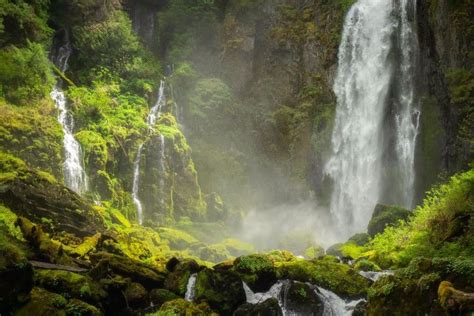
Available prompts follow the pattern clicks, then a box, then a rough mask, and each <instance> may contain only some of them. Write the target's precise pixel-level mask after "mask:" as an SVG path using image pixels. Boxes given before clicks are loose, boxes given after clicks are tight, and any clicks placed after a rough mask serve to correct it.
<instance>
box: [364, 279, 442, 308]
mask: <svg viewBox="0 0 474 316" xmlns="http://www.w3.org/2000/svg"><path fill="white" fill-rule="evenodd" d="M439 282H440V276H439V274H436V273H432V274H426V275H423V276H421V277H419V278H418V277H416V278H410V277H408V276H406V275H404V276H402V275H394V276H392V275H390V276H386V277H384V278H382V279H380V280H378V281H377V282H375V283H374V284H373V285H372V287H371V288H370V289H369V291H368V294H369V295H368V309H367V315H369V316H372V315H373V316H375V315H396V316H398V315H400V316H401V315H413V314H417V315H444V311H443V310H442V308H441V306H440V304H439V302H438V300H437V290H438V284H439Z"/></svg>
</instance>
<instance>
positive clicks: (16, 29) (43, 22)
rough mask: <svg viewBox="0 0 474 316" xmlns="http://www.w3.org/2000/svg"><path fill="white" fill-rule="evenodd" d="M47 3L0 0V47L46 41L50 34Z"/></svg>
mask: <svg viewBox="0 0 474 316" xmlns="http://www.w3.org/2000/svg"><path fill="white" fill-rule="evenodd" d="M49 3H50V0H37V1H26V0H16V1H10V0H0V46H3V45H6V44H20V45H23V44H25V43H26V42H27V41H35V42H44V41H46V40H47V39H48V38H49V36H50V35H51V33H52V30H51V29H50V28H49V26H48V23H47V22H48V12H47V10H48V8H49ZM2 60H3V59H2Z"/></svg>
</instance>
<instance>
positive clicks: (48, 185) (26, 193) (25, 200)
mask: <svg viewBox="0 0 474 316" xmlns="http://www.w3.org/2000/svg"><path fill="white" fill-rule="evenodd" d="M16 172H17V175H16V177H11V178H10V177H5V178H2V180H1V182H0V201H2V202H3V203H4V204H5V205H6V206H8V207H9V208H10V209H11V210H12V211H13V212H15V213H16V214H18V215H19V216H24V217H26V218H28V219H29V220H31V221H33V222H36V223H41V220H42V218H46V219H48V220H49V221H51V225H50V226H51V227H45V229H48V230H49V229H52V228H54V229H55V230H58V231H59V230H62V231H66V232H68V233H72V234H74V235H77V236H80V237H85V236H91V235H94V234H96V233H97V232H101V231H103V230H105V226H104V222H103V220H102V218H101V216H100V215H99V214H98V213H97V212H96V211H94V209H93V208H92V207H91V206H90V205H89V204H88V203H87V202H86V201H85V200H84V199H82V198H81V197H80V196H79V195H77V194H76V193H74V192H73V191H71V190H70V189H68V188H66V187H65V186H63V185H61V184H59V183H57V182H54V181H52V180H51V179H49V178H47V177H45V176H43V175H42V174H40V173H38V172H36V171H34V170H32V169H29V168H28V167H23V168H22V169H21V170H16Z"/></svg>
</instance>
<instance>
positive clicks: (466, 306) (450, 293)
mask: <svg viewBox="0 0 474 316" xmlns="http://www.w3.org/2000/svg"><path fill="white" fill-rule="evenodd" d="M438 299H439V302H440V303H441V306H442V307H443V308H444V309H445V310H448V311H462V312H469V311H474V293H466V292H463V291H460V290H456V289H455V288H454V286H453V284H452V283H451V282H449V281H443V282H441V283H440V285H439V287H438Z"/></svg>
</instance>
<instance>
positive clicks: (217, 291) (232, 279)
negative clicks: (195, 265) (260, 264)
mask: <svg viewBox="0 0 474 316" xmlns="http://www.w3.org/2000/svg"><path fill="white" fill-rule="evenodd" d="M245 299H246V297H245V291H244V288H243V285H242V281H241V279H240V277H239V275H238V274H237V273H235V272H232V271H215V270H212V269H207V268H206V269H204V270H202V271H200V272H199V273H198V275H197V279H196V288H195V301H196V302H201V301H205V302H207V303H208V304H209V305H210V306H211V308H212V309H214V310H216V311H218V312H219V313H221V314H222V315H230V314H231V313H232V312H233V311H234V310H235V309H237V307H238V306H240V305H242V304H243V303H245Z"/></svg>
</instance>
